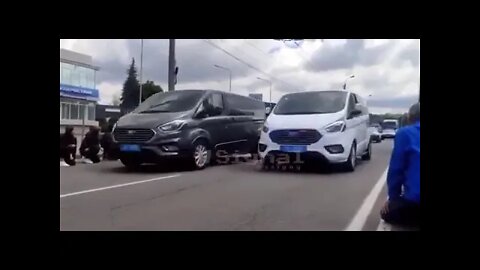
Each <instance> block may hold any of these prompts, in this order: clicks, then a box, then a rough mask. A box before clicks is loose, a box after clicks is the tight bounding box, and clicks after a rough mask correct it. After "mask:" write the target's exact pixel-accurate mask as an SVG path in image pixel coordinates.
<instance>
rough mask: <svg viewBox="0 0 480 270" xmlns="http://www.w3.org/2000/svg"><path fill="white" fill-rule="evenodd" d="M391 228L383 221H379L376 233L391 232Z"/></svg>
mask: <svg viewBox="0 0 480 270" xmlns="http://www.w3.org/2000/svg"><path fill="white" fill-rule="evenodd" d="M391 230H392V226H391V225H390V224H388V223H386V222H385V221H384V220H383V219H380V223H378V227H377V231H382V232H383V231H391Z"/></svg>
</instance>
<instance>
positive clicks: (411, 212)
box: [381, 103, 420, 227]
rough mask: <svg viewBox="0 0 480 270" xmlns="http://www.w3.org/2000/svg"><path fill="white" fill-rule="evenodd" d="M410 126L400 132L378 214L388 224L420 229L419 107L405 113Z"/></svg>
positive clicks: (415, 106)
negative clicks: (384, 196) (385, 196)
mask: <svg viewBox="0 0 480 270" xmlns="http://www.w3.org/2000/svg"><path fill="white" fill-rule="evenodd" d="M408 120H409V122H410V125H408V126H405V127H403V128H400V129H399V130H398V131H397V133H396V135H395V145H394V148H393V152H392V157H391V160H390V167H389V170H388V175H387V186H388V201H387V202H386V203H385V206H384V207H383V209H382V211H381V217H382V219H383V220H385V221H386V222H387V223H390V224H393V225H401V226H413V227H418V226H420V103H417V104H415V105H413V106H412V107H411V108H410V110H409V112H408Z"/></svg>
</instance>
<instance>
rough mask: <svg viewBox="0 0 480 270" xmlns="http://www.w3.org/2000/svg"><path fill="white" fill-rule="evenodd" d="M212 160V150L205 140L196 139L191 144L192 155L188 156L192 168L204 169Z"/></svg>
mask: <svg viewBox="0 0 480 270" xmlns="http://www.w3.org/2000/svg"><path fill="white" fill-rule="evenodd" d="M211 160H212V151H211V149H210V146H209V144H208V142H207V141H206V140H203V139H201V140H197V141H196V142H195V143H194V144H193V150H192V156H191V157H190V164H191V167H192V169H194V170H203V169H205V168H206V167H207V166H208V165H209V164H210V161H211Z"/></svg>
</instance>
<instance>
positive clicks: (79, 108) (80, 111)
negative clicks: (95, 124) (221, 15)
mask: <svg viewBox="0 0 480 270" xmlns="http://www.w3.org/2000/svg"><path fill="white" fill-rule="evenodd" d="M60 119H66V120H83V119H85V120H89V121H95V103H88V104H81V103H79V102H60Z"/></svg>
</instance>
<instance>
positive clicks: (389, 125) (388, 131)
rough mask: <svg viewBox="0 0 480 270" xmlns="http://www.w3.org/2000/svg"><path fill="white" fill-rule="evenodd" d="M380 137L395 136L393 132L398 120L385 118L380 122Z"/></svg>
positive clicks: (395, 129) (395, 130)
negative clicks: (381, 130) (381, 129)
mask: <svg viewBox="0 0 480 270" xmlns="http://www.w3.org/2000/svg"><path fill="white" fill-rule="evenodd" d="M382 128H383V132H382V139H383V138H395V134H396V133H397V129H398V120H394V119H386V120H383V122H382Z"/></svg>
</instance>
